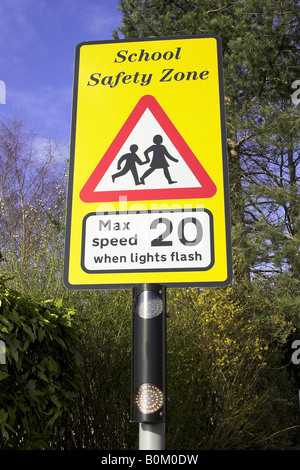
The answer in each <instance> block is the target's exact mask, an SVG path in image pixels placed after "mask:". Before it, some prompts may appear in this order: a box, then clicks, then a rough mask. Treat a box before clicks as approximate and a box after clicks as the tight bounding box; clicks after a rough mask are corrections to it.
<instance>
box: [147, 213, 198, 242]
mask: <svg viewBox="0 0 300 470" xmlns="http://www.w3.org/2000/svg"><path fill="white" fill-rule="evenodd" d="M160 224H162V225H164V226H165V230H164V231H163V232H162V233H161V234H160V235H159V236H158V237H157V238H154V239H153V240H152V241H151V246H172V245H173V241H172V240H166V239H167V237H168V236H169V235H171V233H172V231H173V224H172V222H171V220H169V219H167V218H165V217H159V218H158V219H154V220H153V221H152V222H151V224H150V229H156V228H157V226H158V225H160ZM187 224H193V225H194V226H195V228H196V236H195V238H194V240H188V239H187V238H186V233H185V230H186V226H187ZM177 235H178V239H179V241H180V242H181V243H182V244H183V245H185V246H195V245H198V244H199V243H200V242H201V240H202V238H203V228H202V225H201V223H200V222H199V220H198V219H196V218H195V217H186V218H184V219H182V220H181V221H180V222H179V224H178V229H177Z"/></svg>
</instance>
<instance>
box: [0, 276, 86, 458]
mask: <svg viewBox="0 0 300 470" xmlns="http://www.w3.org/2000/svg"><path fill="white" fill-rule="evenodd" d="M74 318H75V315H74V312H73V311H72V310H66V309H64V308H61V307H60V306H58V305H55V304H53V303H52V302H51V301H48V302H44V303H42V304H38V303H36V302H34V301H32V300H30V299H28V298H26V297H25V296H23V295H21V294H19V293H18V292H16V291H14V290H12V289H9V288H7V287H6V284H5V281H4V280H3V279H2V278H0V340H1V342H2V345H3V344H4V345H5V360H4V361H3V360H2V361H1V362H2V364H0V449H41V448H49V447H50V448H51V447H53V446H54V445H55V443H56V442H57V440H58V441H59V440H60V439H61V436H62V435H64V434H65V433H66V428H67V427H68V424H69V422H70V419H71V412H72V402H73V400H74V398H75V397H76V394H77V392H78V390H79V388H80V361H79V355H78V354H77V353H76V350H75V348H74V347H75V346H76V342H77V337H76V336H77V335H76V328H74V327H73V322H74ZM2 357H3V354H2ZM3 362H4V364H3Z"/></svg>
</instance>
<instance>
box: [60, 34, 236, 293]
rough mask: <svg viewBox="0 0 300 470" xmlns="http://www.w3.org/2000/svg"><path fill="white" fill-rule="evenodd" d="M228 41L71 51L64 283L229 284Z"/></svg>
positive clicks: (159, 41) (152, 42)
mask: <svg viewBox="0 0 300 470" xmlns="http://www.w3.org/2000/svg"><path fill="white" fill-rule="evenodd" d="M221 57H222V56H221V41H220V39H219V38H218V37H215V36H199V37H198V36H192V37H186V38H185V37H170V38H147V39H138V40H132V41H131V40H118V41H97V42H87V43H82V44H79V45H78V46H77V48H76V57H75V77H74V95H73V115H72V135H71V159H70V168H69V190H68V207H67V227H66V244H65V271H64V282H65V285H66V286H67V287H68V288H70V289H101V288H130V287H132V286H133V285H136V284H141V283H156V284H162V285H165V286H169V287H178V286H181V287H183V286H223V285H226V284H228V283H229V282H230V281H231V242H230V220H229V218H230V215H229V195H228V170H227V156H226V134H225V116H224V95H223V77H222V62H221Z"/></svg>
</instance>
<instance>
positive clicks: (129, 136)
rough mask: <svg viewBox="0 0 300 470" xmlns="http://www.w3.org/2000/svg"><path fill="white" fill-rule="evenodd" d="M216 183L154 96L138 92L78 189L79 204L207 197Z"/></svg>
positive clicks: (214, 190) (212, 192) (210, 195)
mask: <svg viewBox="0 0 300 470" xmlns="http://www.w3.org/2000/svg"><path fill="white" fill-rule="evenodd" d="M215 193H216V185H215V184H214V182H213V181H212V179H211V178H210V176H209V175H208V173H207V172H206V171H205V169H204V168H203V166H202V165H201V163H200V161H199V160H198V158H197V157H196V156H195V155H194V153H193V152H192V150H191V149H190V147H189V146H188V145H187V143H186V142H185V140H184V139H183V138H182V136H181V135H180V133H179V132H178V130H177V129H176V127H175V126H174V125H173V123H172V122H171V120H170V119H169V118H168V116H167V115H166V113H165V112H164V110H163V109H162V107H161V106H160V105H159V103H158V102H157V100H156V99H155V98H154V97H153V96H150V95H145V96H143V97H142V98H141V99H140V100H139V102H138V103H137V105H136V106H135V108H134V109H133V111H132V112H131V114H130V115H129V117H128V119H127V120H126V122H125V123H124V125H123V126H122V128H121V129H120V131H119V133H118V134H117V136H116V137H115V139H114V140H113V142H112V144H111V145H110V147H109V148H108V150H107V151H106V153H105V155H103V157H102V158H101V160H100V162H99V164H98V165H97V167H96V168H95V170H94V171H93V173H92V175H91V176H90V178H89V179H88V181H87V182H86V184H85V185H84V187H83V189H82V190H81V192H80V198H81V200H82V201H83V202H103V201H114V200H119V198H120V197H121V196H122V195H124V196H126V197H127V198H128V200H131V201H136V200H151V199H160V198H161V199H177V198H178V199H184V198H210V197H212V196H214V194H215Z"/></svg>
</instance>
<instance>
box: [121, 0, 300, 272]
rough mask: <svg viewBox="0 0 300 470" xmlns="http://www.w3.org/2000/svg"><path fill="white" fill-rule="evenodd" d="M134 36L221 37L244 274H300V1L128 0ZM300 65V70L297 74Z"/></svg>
mask: <svg viewBox="0 0 300 470" xmlns="http://www.w3.org/2000/svg"><path fill="white" fill-rule="evenodd" d="M119 9H120V10H121V11H122V12H123V19H122V22H123V26H121V27H119V28H118V29H117V30H116V31H115V33H114V37H115V38H118V37H119V34H121V35H123V36H124V37H126V38H135V37H136V38H138V37H147V36H172V35H184V36H187V35H201V34H217V35H219V36H220V37H221V39H222V47H223V68H224V81H225V105H226V121H227V144H228V160H229V178H230V194H231V212H232V233H233V247H234V253H235V279H240V280H243V279H244V280H247V279H248V280H249V278H250V276H251V273H252V275H260V276H262V275H268V274H269V273H276V272H282V271H283V270H289V272H290V274H291V275H292V277H294V278H297V279H299V246H300V242H299V239H300V236H299V156H298V154H297V139H296V136H297V132H298V133H299V114H298V116H297V112H298V109H297V103H296V104H295V103H293V102H292V99H291V95H292V93H293V88H292V84H293V83H294V82H295V80H296V79H297V78H299V77H298V75H299V43H300V41H299V29H298V21H299V6H297V2H295V1H294V0H266V1H264V2H261V1H259V0H239V1H237V2H227V0H221V1H219V2H215V0H120V1H119ZM297 73H298V75H297Z"/></svg>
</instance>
